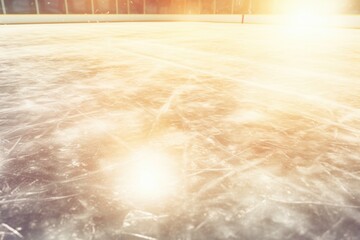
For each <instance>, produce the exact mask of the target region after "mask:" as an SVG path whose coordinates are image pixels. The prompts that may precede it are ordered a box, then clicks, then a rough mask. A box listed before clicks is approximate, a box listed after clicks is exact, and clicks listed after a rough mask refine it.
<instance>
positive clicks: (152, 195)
mask: <svg viewBox="0 0 360 240" xmlns="http://www.w3.org/2000/svg"><path fill="white" fill-rule="evenodd" d="M129 160H130V164H129V166H128V168H127V173H126V174H125V176H126V178H125V179H124V181H123V184H121V185H123V186H124V185H125V188H124V193H125V195H126V198H129V199H130V200H131V201H133V202H137V203H138V202H141V203H143V202H152V201H154V200H156V201H159V200H163V199H164V198H166V197H168V196H170V195H171V194H172V193H174V190H175V186H176V182H177V176H176V175H177V174H176V171H175V167H174V160H173V159H172V158H170V157H169V156H168V155H167V154H166V153H164V152H162V151H160V150H158V149H152V148H148V147H146V148H142V149H139V150H137V151H136V152H134V153H133V154H132V155H131V156H130V159H129Z"/></svg>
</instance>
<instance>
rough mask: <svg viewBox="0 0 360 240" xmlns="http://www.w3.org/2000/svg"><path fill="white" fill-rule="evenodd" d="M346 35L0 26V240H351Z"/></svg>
mask: <svg viewBox="0 0 360 240" xmlns="http://www.w3.org/2000/svg"><path fill="white" fill-rule="evenodd" d="M359 186H360V30H358V29H340V28H338V29H309V28H297V29H294V28H292V27H285V26H270V25H241V24H230V23H227V24H224V23H181V22H158V23H151V22H148V23H112V24H64V25H61V24H57V25H55V24H54V25H11V26H10V25H9V26H0V239H2V240H13V239H31V240H32V239H34V240H50V239H56V240H63V239H64V240H68V239H73V240H75V239H86V240H88V239H94V240H95V239H101V240H111V239H125V240H128V239H164V240H170V239H177V240H191V239H192V240H205V239H219V240H220V239H221V240H222V239H233V240H238V239H292V240H296V239H299V240H300V239H301V240H306V239H316V240H320V239H324V240H332V239H334V240H338V239H346V240H350V239H354V240H355V239H359V236H360V188H359Z"/></svg>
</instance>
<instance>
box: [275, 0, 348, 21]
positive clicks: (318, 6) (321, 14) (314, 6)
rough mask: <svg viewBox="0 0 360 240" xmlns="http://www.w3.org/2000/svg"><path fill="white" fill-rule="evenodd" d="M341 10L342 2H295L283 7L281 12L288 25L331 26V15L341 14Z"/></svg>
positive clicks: (289, 2) (323, 0)
mask: <svg viewBox="0 0 360 240" xmlns="http://www.w3.org/2000/svg"><path fill="white" fill-rule="evenodd" d="M341 9H342V1H340V0H293V1H287V2H286V3H285V4H283V5H282V6H281V11H282V12H283V13H284V14H285V15H286V16H287V17H286V22H287V24H289V25H292V26H295V27H296V26H299V27H304V26H305V27H318V26H326V25H329V23H330V21H331V15H334V14H337V13H340V12H341Z"/></svg>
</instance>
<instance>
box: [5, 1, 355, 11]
mask: <svg viewBox="0 0 360 240" xmlns="http://www.w3.org/2000/svg"><path fill="white" fill-rule="evenodd" d="M0 3H1V4H0V14H36V13H40V14H66V13H67V14H144V13H145V14H241V13H246V14H249V13H251V14H279V13H288V12H294V11H298V10H299V9H300V10H301V11H303V10H306V11H315V12H324V11H326V12H328V13H329V12H331V13H337V14H359V13H360V0H302V1H300V0H0Z"/></svg>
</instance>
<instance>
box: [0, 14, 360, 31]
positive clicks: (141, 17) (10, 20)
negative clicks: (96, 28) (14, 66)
mask: <svg viewBox="0 0 360 240" xmlns="http://www.w3.org/2000/svg"><path fill="white" fill-rule="evenodd" d="M143 21H151V22H156V21H188V22H223V23H241V22H242V15H239V14H232V15H218V14H216V15H213V14H201V15H199V14H198V15H196V14H195V15H190V14H68V15H66V14H39V15H36V14H6V15H0V24H24V23H86V22H89V23H90V22H143ZM287 22H288V17H287V16H284V15H246V16H245V17H244V23H248V24H252V23H253V24H286V23H287ZM322 25H325V26H331V27H348V28H360V15H335V16H332V17H329V18H328V19H327V21H326V22H325V23H324V24H322Z"/></svg>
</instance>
